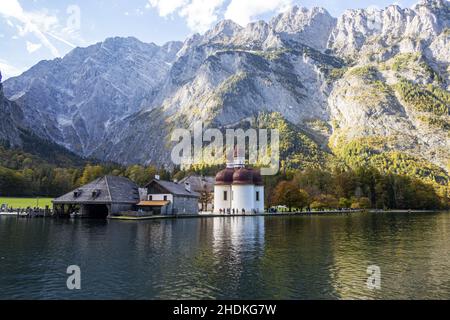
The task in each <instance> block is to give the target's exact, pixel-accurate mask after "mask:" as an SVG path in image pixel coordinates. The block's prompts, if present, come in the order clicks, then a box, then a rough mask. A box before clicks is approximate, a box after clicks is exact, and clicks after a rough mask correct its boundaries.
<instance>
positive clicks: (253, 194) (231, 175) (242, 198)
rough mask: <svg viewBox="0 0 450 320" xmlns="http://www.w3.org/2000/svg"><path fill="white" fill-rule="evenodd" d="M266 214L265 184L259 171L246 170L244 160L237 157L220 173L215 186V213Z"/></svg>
mask: <svg viewBox="0 0 450 320" xmlns="http://www.w3.org/2000/svg"><path fill="white" fill-rule="evenodd" d="M262 212H264V184H263V181H262V177H261V173H260V171H259V170H257V169H251V168H245V165H244V159H242V158H237V157H236V156H235V158H234V161H231V162H228V163H227V167H226V168H225V169H223V170H221V171H219V172H218V173H217V175H216V181H215V184H214V213H225V214H233V213H235V214H237V213H239V214H241V213H248V214H250V213H262Z"/></svg>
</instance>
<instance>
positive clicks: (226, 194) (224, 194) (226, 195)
mask: <svg viewBox="0 0 450 320" xmlns="http://www.w3.org/2000/svg"><path fill="white" fill-rule="evenodd" d="M227 198H228V193H227V192H226V191H224V192H223V200H224V201H227Z"/></svg>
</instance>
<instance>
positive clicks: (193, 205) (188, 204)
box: [173, 196, 198, 215]
mask: <svg viewBox="0 0 450 320" xmlns="http://www.w3.org/2000/svg"><path fill="white" fill-rule="evenodd" d="M173 214H179V215H181V214H198V199H197V198H192V197H182V196H174V199H173Z"/></svg>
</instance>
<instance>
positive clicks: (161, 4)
mask: <svg viewBox="0 0 450 320" xmlns="http://www.w3.org/2000/svg"><path fill="white" fill-rule="evenodd" d="M148 2H149V4H150V6H152V7H153V8H157V9H158V13H159V15H160V16H161V17H167V16H168V15H170V14H173V13H175V11H177V10H178V9H180V8H183V7H185V6H186V5H187V4H188V3H189V1H188V0H148Z"/></svg>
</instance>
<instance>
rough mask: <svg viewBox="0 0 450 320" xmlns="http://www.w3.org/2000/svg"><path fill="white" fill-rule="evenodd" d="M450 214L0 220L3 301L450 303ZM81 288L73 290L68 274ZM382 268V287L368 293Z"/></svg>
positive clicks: (0, 269) (0, 274) (4, 218)
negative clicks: (76, 269) (373, 271)
mask: <svg viewBox="0 0 450 320" xmlns="http://www.w3.org/2000/svg"><path fill="white" fill-rule="evenodd" d="M449 230H450V215H449V214H448V213H438V214H410V215H408V214H351V215H338V216H331V215H330V216H302V217H266V218H263V217H226V218H198V219H177V220H159V221H145V222H142V221H141V222H133V221H130V222H122V221H98V220H49V219H47V220H44V219H30V220H27V219H17V218H15V217H0V239H1V242H0V298H2V299H5V298H13V299H16V298H17V299H23V298H32V299H36V298H37V299H43V298H50V299H57V298H65V299H85V298H87V299H100V298H101V299H104V298H113V299H118V298H124V299H160V298H165V299H180V298H189V299H218V298H219V299H220V298H227V299H241V298H242V299H244V298H245V299H337V298H345V299H361V298H370V299H378V298H388V299H399V298H406V299H409V298H438V299H442V298H450V280H449V279H450V277H449V275H450V250H449V249H448V243H449V240H450V233H449ZM71 264H76V265H79V266H80V267H81V270H82V290H80V291H69V290H67V289H66V286H65V283H66V277H67V275H66V268H67V266H68V265H71ZM372 264H375V265H378V266H379V267H380V268H381V272H382V282H381V285H382V288H381V290H370V289H368V288H367V287H366V280H367V276H368V275H367V273H366V270H367V267H368V266H369V265H372Z"/></svg>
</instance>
